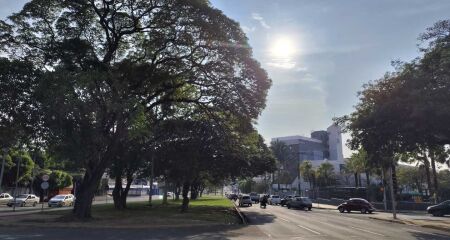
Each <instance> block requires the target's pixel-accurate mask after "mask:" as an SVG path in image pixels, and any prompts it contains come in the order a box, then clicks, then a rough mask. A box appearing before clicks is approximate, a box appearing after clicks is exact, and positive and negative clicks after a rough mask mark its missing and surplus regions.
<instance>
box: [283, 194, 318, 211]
mask: <svg viewBox="0 0 450 240" xmlns="http://www.w3.org/2000/svg"><path fill="white" fill-rule="evenodd" d="M286 206H287V208H289V209H291V208H298V209H308V210H309V211H311V209H312V201H311V199H309V198H308V197H293V198H291V199H290V200H289V201H288V202H287V203H286Z"/></svg>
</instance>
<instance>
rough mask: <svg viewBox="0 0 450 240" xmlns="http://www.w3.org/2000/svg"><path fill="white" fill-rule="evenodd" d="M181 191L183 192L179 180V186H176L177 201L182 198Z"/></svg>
mask: <svg viewBox="0 0 450 240" xmlns="http://www.w3.org/2000/svg"><path fill="white" fill-rule="evenodd" d="M180 193H181V186H180V183H179V182H177V186H176V188H175V200H176V201H178V200H180Z"/></svg>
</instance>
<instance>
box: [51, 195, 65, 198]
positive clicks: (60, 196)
mask: <svg viewBox="0 0 450 240" xmlns="http://www.w3.org/2000/svg"><path fill="white" fill-rule="evenodd" d="M65 197H66V196H64V195H57V196H54V197H53V199H64V198H65Z"/></svg>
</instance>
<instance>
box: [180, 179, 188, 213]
mask: <svg viewBox="0 0 450 240" xmlns="http://www.w3.org/2000/svg"><path fill="white" fill-rule="evenodd" d="M189 187H190V183H189V182H188V181H185V182H184V183H183V192H182V195H183V202H182V204H181V212H186V211H187V209H188V207H189V197H188V193H189Z"/></svg>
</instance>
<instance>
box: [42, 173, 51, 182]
mask: <svg viewBox="0 0 450 240" xmlns="http://www.w3.org/2000/svg"><path fill="white" fill-rule="evenodd" d="M49 179H50V176H48V175H47V174H45V175H43V176H42V181H44V182H47V181H48V180H49Z"/></svg>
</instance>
